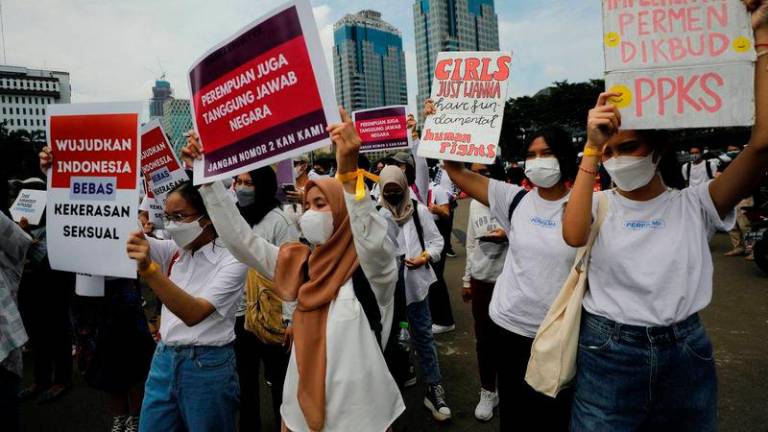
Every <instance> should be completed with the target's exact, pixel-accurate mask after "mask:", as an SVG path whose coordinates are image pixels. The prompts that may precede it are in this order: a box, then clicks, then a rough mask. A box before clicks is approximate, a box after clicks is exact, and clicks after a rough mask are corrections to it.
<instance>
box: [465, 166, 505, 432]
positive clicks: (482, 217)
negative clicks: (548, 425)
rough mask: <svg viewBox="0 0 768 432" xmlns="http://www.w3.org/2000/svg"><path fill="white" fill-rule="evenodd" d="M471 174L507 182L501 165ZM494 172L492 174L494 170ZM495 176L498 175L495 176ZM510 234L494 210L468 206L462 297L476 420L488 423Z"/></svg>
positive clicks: (476, 168)
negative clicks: (495, 305)
mask: <svg viewBox="0 0 768 432" xmlns="http://www.w3.org/2000/svg"><path fill="white" fill-rule="evenodd" d="M471 169H472V172H474V173H477V174H480V175H482V176H483V177H492V178H494V179H496V180H503V179H504V168H503V167H502V166H501V164H494V165H483V164H472V167H471ZM492 169H493V170H494V171H495V173H492V171H491V170H492ZM492 174H495V175H492ZM507 247H508V242H507V235H506V233H505V232H504V228H502V226H501V224H500V223H499V221H497V220H496V218H495V217H494V216H493V215H492V214H491V209H490V208H488V206H486V205H483V204H482V203H481V202H480V201H477V200H472V202H471V203H470V204H469V220H468V222H467V260H466V264H465V268H464V278H463V287H462V298H463V299H464V302H465V303H469V302H471V303H472V318H473V319H474V321H475V349H476V351H477V366H478V371H479V373H480V386H481V387H480V401H479V402H478V404H477V406H476V407H475V418H477V419H478V420H480V421H488V420H490V419H491V418H492V417H493V409H494V408H495V407H496V405H498V398H497V396H496V382H497V380H498V373H497V371H498V362H497V359H496V347H495V344H496V343H497V342H498V341H497V340H496V325H495V324H494V323H493V320H491V318H490V316H489V315H488V307H489V306H490V304H491V298H492V296H493V287H494V285H495V284H496V279H497V278H498V277H499V275H500V274H501V272H502V270H503V269H504V257H505V256H506V254H507Z"/></svg>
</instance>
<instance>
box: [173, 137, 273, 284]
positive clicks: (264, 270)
mask: <svg viewBox="0 0 768 432" xmlns="http://www.w3.org/2000/svg"><path fill="white" fill-rule="evenodd" d="M202 152H203V149H202V147H201V145H200V141H199V140H198V139H197V136H196V135H195V134H194V131H190V133H189V135H188V137H187V145H186V146H184V148H183V149H182V150H181V157H182V159H184V161H185V162H188V163H190V164H191V162H192V161H193V160H195V159H199V158H200V157H202ZM200 195H202V197H203V201H205V208H206V209H207V210H208V214H209V215H210V217H211V221H213V226H214V227H215V228H216V232H217V233H218V235H219V239H220V240H221V242H222V243H224V246H226V247H227V249H228V250H229V252H230V253H231V254H232V256H233V257H235V259H237V260H238V261H240V262H241V263H243V264H245V265H247V266H249V267H252V268H254V269H255V270H256V271H257V272H259V273H261V274H262V275H263V276H265V277H267V278H268V279H272V278H274V275H275V267H276V266H277V254H278V252H279V251H280V249H279V248H278V247H277V246H275V245H273V244H271V243H269V242H268V241H266V240H264V239H263V238H261V237H259V236H258V235H256V234H255V233H254V232H253V230H252V229H251V227H250V225H248V222H246V221H245V219H243V217H242V216H241V215H240V212H239V211H238V210H237V207H236V206H235V203H234V202H233V201H232V200H231V199H230V198H229V196H228V195H227V191H226V190H225V189H224V185H223V184H221V182H214V183H212V184H207V185H203V186H201V187H200Z"/></svg>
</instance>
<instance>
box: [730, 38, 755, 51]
mask: <svg viewBox="0 0 768 432" xmlns="http://www.w3.org/2000/svg"><path fill="white" fill-rule="evenodd" d="M750 49H752V42H751V41H750V40H749V38H747V37H744V36H739V37H737V38H736V39H734V40H733V50H734V51H736V52H737V53H745V52H747V51H749V50H750Z"/></svg>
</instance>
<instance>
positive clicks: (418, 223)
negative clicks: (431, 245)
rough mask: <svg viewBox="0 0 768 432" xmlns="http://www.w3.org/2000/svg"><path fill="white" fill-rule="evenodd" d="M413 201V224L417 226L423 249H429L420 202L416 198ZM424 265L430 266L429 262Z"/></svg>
mask: <svg viewBox="0 0 768 432" xmlns="http://www.w3.org/2000/svg"><path fill="white" fill-rule="evenodd" d="M411 201H413V214H412V216H413V225H414V226H415V227H416V234H417V235H418V236H419V244H420V245H421V250H423V251H425V250H427V244H426V243H425V242H424V226H422V225H421V216H419V203H418V202H417V201H416V200H415V199H412V200H411ZM424 267H426V268H429V263H427V264H426V265H425V266H424Z"/></svg>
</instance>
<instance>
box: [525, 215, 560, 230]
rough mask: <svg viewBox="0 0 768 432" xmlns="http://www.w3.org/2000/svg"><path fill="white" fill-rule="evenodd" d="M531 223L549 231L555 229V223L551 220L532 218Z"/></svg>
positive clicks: (539, 217)
mask: <svg viewBox="0 0 768 432" xmlns="http://www.w3.org/2000/svg"><path fill="white" fill-rule="evenodd" d="M531 223H532V224H534V225H538V226H540V227H543V228H550V229H551V228H557V221H554V220H552V219H547V218H544V217H541V216H533V217H532V218H531Z"/></svg>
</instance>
